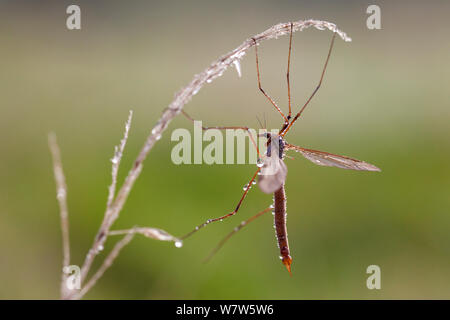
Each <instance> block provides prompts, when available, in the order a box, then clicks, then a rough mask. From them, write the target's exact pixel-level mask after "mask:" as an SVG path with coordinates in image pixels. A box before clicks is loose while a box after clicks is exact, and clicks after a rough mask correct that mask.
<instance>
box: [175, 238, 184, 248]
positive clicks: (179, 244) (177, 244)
mask: <svg viewBox="0 0 450 320" xmlns="http://www.w3.org/2000/svg"><path fill="white" fill-rule="evenodd" d="M182 246H183V241H181V240H177V241H175V247H177V248H181V247H182Z"/></svg>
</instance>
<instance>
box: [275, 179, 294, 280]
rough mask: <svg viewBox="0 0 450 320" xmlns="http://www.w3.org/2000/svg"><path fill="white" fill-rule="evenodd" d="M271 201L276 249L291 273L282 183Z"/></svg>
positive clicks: (284, 196) (284, 195)
mask: <svg viewBox="0 0 450 320" xmlns="http://www.w3.org/2000/svg"><path fill="white" fill-rule="evenodd" d="M273 199H274V213H275V216H274V223H275V231H276V235H277V240H278V247H279V248H280V258H281V262H282V263H283V264H284V265H285V266H286V268H287V270H288V271H289V273H291V263H292V257H291V256H290V252H289V242H288V235H287V228H286V194H285V192H284V183H283V184H282V185H281V187H280V188H279V189H278V190H277V191H275V192H274V195H273Z"/></svg>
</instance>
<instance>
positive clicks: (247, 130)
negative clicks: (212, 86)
mask: <svg viewBox="0 0 450 320" xmlns="http://www.w3.org/2000/svg"><path fill="white" fill-rule="evenodd" d="M181 113H182V114H183V115H184V116H185V117H186V118H187V119H189V120H190V121H192V123H194V122H195V120H194V119H193V118H192V117H191V116H190V115H188V114H187V113H186V112H185V111H184V110H181ZM201 128H202V130H203V131H206V130H212V129H217V130H227V129H231V130H238V129H241V130H244V131H246V132H247V134H248V137H249V138H250V141H251V142H252V144H253V146H254V147H255V149H256V152H257V153H258V160H259V159H261V154H260V152H259V148H258V145H257V144H256V140H255V138H254V137H253V135H252V133H251V131H250V128H249V127H240V126H217V127H203V126H202V127H201Z"/></svg>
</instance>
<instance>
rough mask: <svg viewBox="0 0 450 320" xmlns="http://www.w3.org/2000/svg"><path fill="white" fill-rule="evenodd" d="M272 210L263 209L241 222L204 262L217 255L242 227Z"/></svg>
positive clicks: (270, 208)
mask: <svg viewBox="0 0 450 320" xmlns="http://www.w3.org/2000/svg"><path fill="white" fill-rule="evenodd" d="M272 210H273V209H272V207H269V208H267V209H264V210H263V211H261V212H258V213H257V214H255V215H254V216H253V217H250V218H248V219H247V220H244V221H242V222H241V223H240V224H239V225H238V226H237V227H236V228H234V229H233V231H231V232H230V233H229V234H227V236H226V237H225V238H223V239H222V241H220V242H219V244H218V245H217V246H216V247H215V248H214V250H213V251H211V253H210V254H209V255H208V257H206V259H205V260H204V262H208V261H209V260H210V259H211V258H212V257H213V256H214V255H215V254H216V253H217V251H219V249H220V248H222V247H223V245H224V244H225V242H227V241H228V240H229V239H230V238H231V237H232V236H233V235H234V234H235V233H237V232H238V231H239V230H241V229H242V228H243V227H245V226H246V225H247V224H249V223H250V222H252V221H253V220H255V219H256V218H259V217H260V216H262V215H263V214H264V213H266V212H269V211H272Z"/></svg>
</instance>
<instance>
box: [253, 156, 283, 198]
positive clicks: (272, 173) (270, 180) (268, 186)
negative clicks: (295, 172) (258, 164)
mask: <svg viewBox="0 0 450 320" xmlns="http://www.w3.org/2000/svg"><path fill="white" fill-rule="evenodd" d="M286 175H287V167H286V165H285V164H284V162H283V160H281V159H280V158H278V157H277V156H275V157H267V158H266V160H265V161H264V165H263V167H262V168H261V171H260V175H259V179H258V186H259V188H260V189H261V191H262V192H264V193H274V192H275V191H277V190H278V189H279V188H280V187H281V185H282V184H283V183H284V181H285V180H286Z"/></svg>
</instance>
